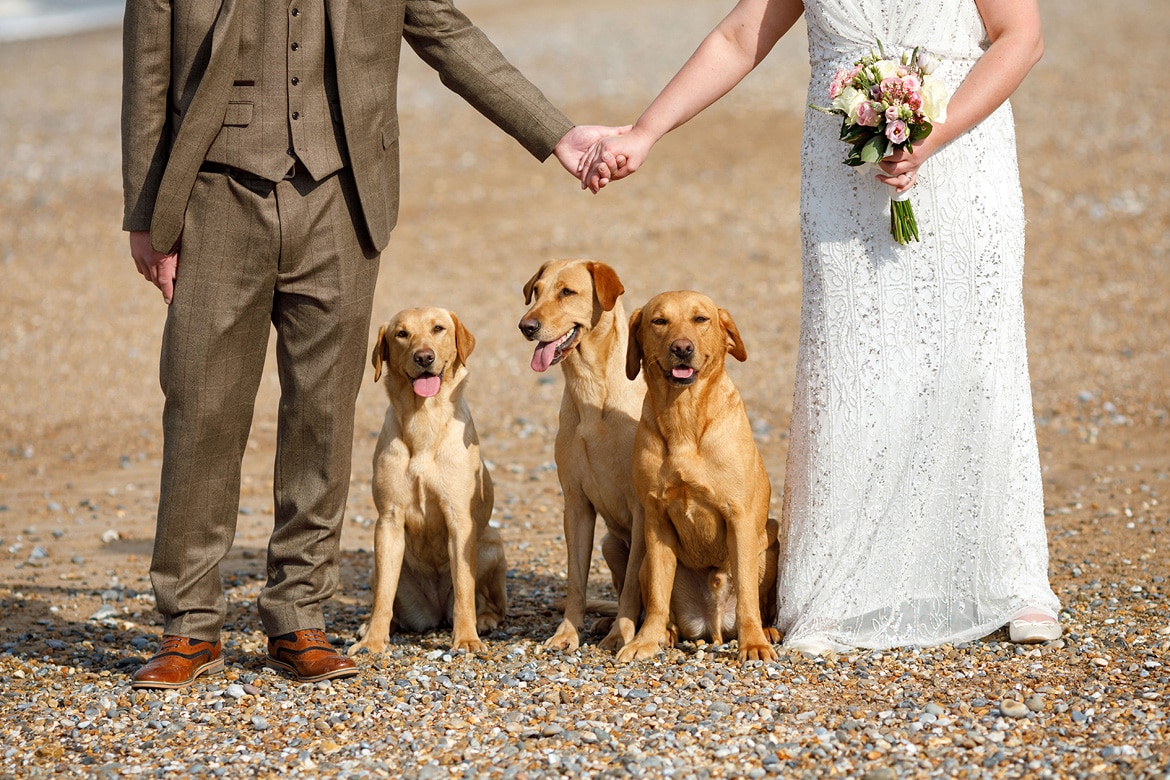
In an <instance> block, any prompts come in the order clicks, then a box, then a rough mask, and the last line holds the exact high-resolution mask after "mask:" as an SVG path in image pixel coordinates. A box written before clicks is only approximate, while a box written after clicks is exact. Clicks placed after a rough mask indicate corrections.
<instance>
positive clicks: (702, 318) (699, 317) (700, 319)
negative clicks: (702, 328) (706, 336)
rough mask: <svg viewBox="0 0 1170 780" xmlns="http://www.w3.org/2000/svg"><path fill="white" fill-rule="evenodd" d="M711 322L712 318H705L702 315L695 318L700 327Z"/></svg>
mask: <svg viewBox="0 0 1170 780" xmlns="http://www.w3.org/2000/svg"><path fill="white" fill-rule="evenodd" d="M710 320H711V318H710V317H704V316H703V315H702V314H699V315H696V316H695V322H696V323H698V324H700V325H701V324H702V323H704V322H709V321H710Z"/></svg>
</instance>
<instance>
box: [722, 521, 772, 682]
mask: <svg viewBox="0 0 1170 780" xmlns="http://www.w3.org/2000/svg"><path fill="white" fill-rule="evenodd" d="M730 512H731V515H729V517H728V518H727V520H726V522H727V546H728V552H729V553H730V555H731V566H732V569H731V571H732V576H733V577H734V578H735V598H736V604H735V623H736V634H737V636H738V637H739V661H740V663H743V662H744V661H775V660H776V651H775V650H773V649H772V643H771V642H769V641H768V636H767V635H766V634H765V633H764V626H763V622H762V620H761V618H760V551H759V532H758V531H757V530H756V527H757V526H756V524H755V523H754V522H751V518H750V517H749V516H748V514H747V513H746V512H745V511H743V508H742V507H734V506H733V507H731V508H730Z"/></svg>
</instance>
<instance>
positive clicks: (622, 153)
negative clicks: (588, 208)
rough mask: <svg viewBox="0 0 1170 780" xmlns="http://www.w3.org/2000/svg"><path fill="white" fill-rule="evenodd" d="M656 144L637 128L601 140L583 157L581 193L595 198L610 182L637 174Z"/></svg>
mask: <svg viewBox="0 0 1170 780" xmlns="http://www.w3.org/2000/svg"><path fill="white" fill-rule="evenodd" d="M655 140H656V139H654V138H651V137H650V136H649V135H648V134H646V133H645V132H643V131H641V130H639V129H638V128H632V129H630V130H629V132H626V133H623V134H622V135H620V136H610V137H607V138H602V139H600V140H598V141H597V143H595V144H593V147H592V148H591V149H589V151H588V152H586V153H585V155H584V156H583V157H582V159H581V165H580V168H579V169H578V171H577V175H578V176H579V177H580V179H581V187H582V189H588V190H589V191H590V192H592V193H593V194H595V195H596V194H597V193H598V192H600V191H601V188H602V187H604V186H605V185H607V184H609V183H610V182H611V181H617V180H618V179H624V178H625V177H627V176H629V175H630V174H631V173H634V172H635V171H636V170H638V168H640V167H641V166H642V163H643V162H645V161H646V157H647V156H649V154H650V147H652V146H653V145H654V141H655Z"/></svg>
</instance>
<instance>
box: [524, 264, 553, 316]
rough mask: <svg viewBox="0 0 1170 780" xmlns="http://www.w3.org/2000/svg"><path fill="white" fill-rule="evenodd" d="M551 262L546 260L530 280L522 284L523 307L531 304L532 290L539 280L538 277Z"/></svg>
mask: <svg viewBox="0 0 1170 780" xmlns="http://www.w3.org/2000/svg"><path fill="white" fill-rule="evenodd" d="M551 262H552V260H546V261H545V262H544V263H542V264H541V266H540V269H539V270H538V271H537V272H536V273H534V274H533V275H532V278H531V279H529V280H528V281H527V282H525V283H524V305H525V306H527V305H528V304H530V303H532V288H533V287H535V286H536V283H537V282H538V281H539V280H540V277H541V276H543V275H544V269H546V268H548V264H549V263H551Z"/></svg>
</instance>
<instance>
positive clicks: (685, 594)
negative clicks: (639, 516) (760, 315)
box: [618, 292, 780, 662]
mask: <svg viewBox="0 0 1170 780" xmlns="http://www.w3.org/2000/svg"><path fill="white" fill-rule="evenodd" d="M629 330H630V335H629V338H630V343H629V349H627V351H626V360H627V373H628V374H629V376H630V377H635V376H637V375H638V374H639V372H643V371H644V374H645V377H646V400H645V403H644V405H643V406H642V417H641V422H640V423H639V425H638V435H637V439H636V441H635V443H634V469H633V473H634V487H635V489H636V490H637V491H638V495H639V496H640V497H641V499H642V503H643V506H644V508H645V520H644V528H645V545H646V558H645V561H644V563H643V566H642V597H643V599H644V600H645V602H646V618H645V621H644V622H643V624H642V627H641V628H640V629H639V630H638V633H637V635H636V636H635V637H634V639H633V641H631V642H630V643H628V644H626V645H625V647H623V648H622V649H621V651H620V652H619V653H618V660H620V661H630V660H634V659H639V658H649V657H651V656H653V655H655V654H657V653H658V652H659V650H660V649H661V648H662V647H663V646H664V645H667V644H669V643H671V642H672V641H673V638H674V636H673V635H674V633H675V632H677V634H678V635H679V636H682V637H684V638H689V639H700V638H705V639H712V640H713V641H715V642H716V643H721V642H722V641H723V640H724V638H730V637H736V638H737V639H738V641H739V660H740V661H741V662H742V661H745V660H765V661H770V660H774V659H775V658H776V653H775V651H774V650H773V649H772V643H773V642H775V641H777V640H778V639H779V633H778V632H777V631H776V629H774V628H771V627H770V626H771V624H772V622H773V621H774V620H775V618H776V571H777V565H778V560H779V551H780V544H779V540H778V538H777V529H778V525H777V523H776V522H775V521H774V520H770V519H769V517H768V502H769V500H770V498H771V486H770V483H769V481H768V474H767V472H766V471H765V469H764V461H763V458H762V457H761V456H760V451H759V449H758V448H757V447H756V443H755V440H754V439H753V438H752V429H751V424H750V423H749V422H748V417H747V412H746V410H745V409H744V405H743V400H742V398H741V397H740V395H739V391H738V390H737V389H736V388H735V385H734V384H732V381H731V378H730V377H729V376H728V375H727V372H726V370H725V368H724V361H725V358H726V356H727V354H729V353H730V354H731V356H732V357H734V358H736V359H737V360H741V361H742V360H746V359H747V350H746V349H744V345H743V340H742V339H741V338H740V335H739V330H738V329H737V328H736V326H735V322H733V321H732V319H731V316H730V315H729V314H728V313H727V312H726V311H724V310H723V309H720V308H719V307H717V306H716V305H715V303H714V302H713V301H712V300H711V299H710V298H708V297H707V296H705V295H701V294H699V293H694V292H667V293H662V294H660V295H657V296H655V297H654V298H652V299H651V300H650V301H649V302H648V303H647V304H646V305H645V306H643V307H642V308H641V309H639V310H637V311H636V312H634V314H633V315H632V316H631V317H630V329H629ZM761 606H762V609H761ZM765 621H766V622H767V624H768V625H769V628H767V629H765V628H764V624H765Z"/></svg>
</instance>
